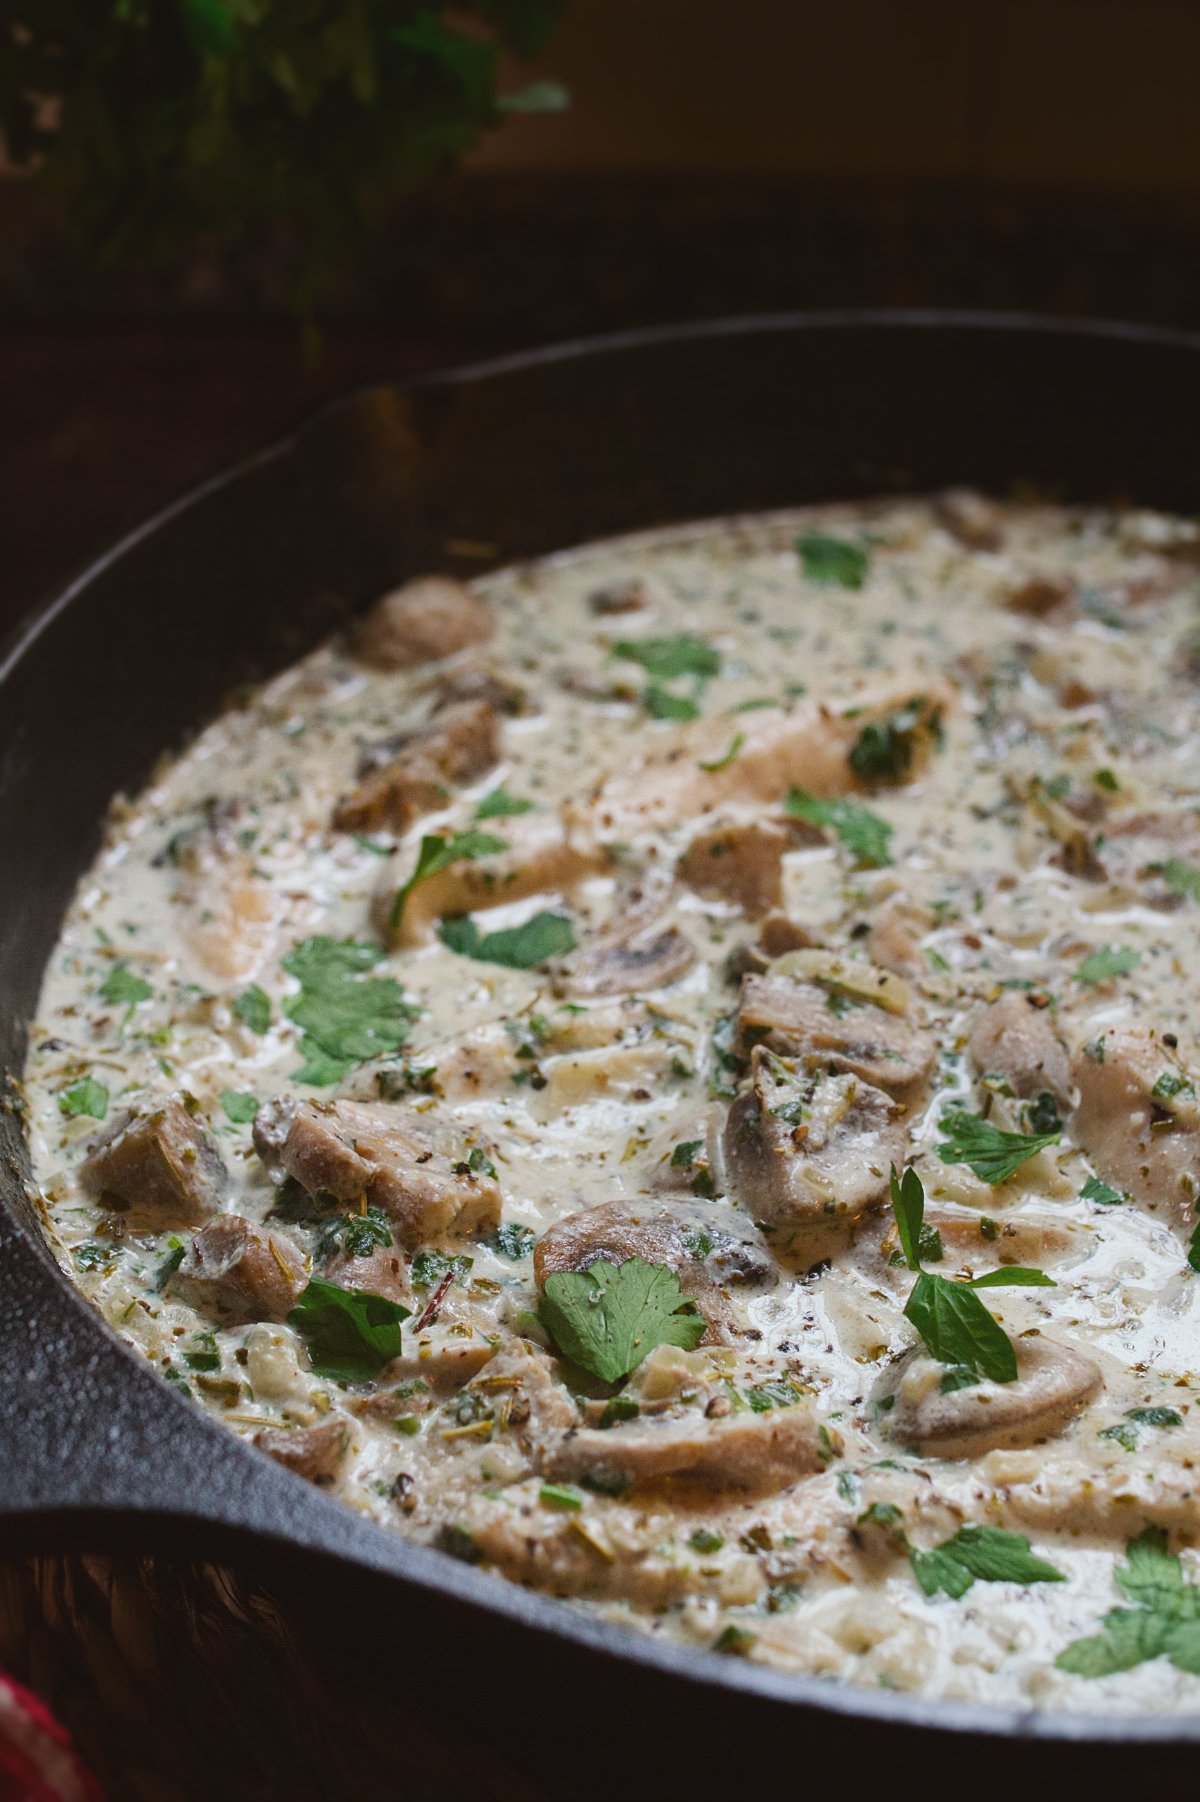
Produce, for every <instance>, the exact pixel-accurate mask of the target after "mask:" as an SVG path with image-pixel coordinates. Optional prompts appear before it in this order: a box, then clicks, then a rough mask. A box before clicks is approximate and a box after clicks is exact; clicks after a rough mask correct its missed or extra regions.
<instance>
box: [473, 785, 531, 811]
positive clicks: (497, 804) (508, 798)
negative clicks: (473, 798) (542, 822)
mask: <svg viewBox="0 0 1200 1802" xmlns="http://www.w3.org/2000/svg"><path fill="white" fill-rule="evenodd" d="M533 805H534V804H533V802H532V801H526V800H523V799H522V797H521V796H520V795H510V794H509V792H508V790H507V789H506V788H505V787H504V784H503V783H501V785H500V787H499V788H494V789H493V790H492V792H491V794H490V795H485V796H484V797H483V800H482V801H481V802H480V803H479V806H478V807H477V808H476V809H475V818H476V819H477V820H507V819H515V818H516V816H517V814H519V813H532V812H533Z"/></svg>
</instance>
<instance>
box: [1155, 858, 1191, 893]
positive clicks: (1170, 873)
mask: <svg viewBox="0 0 1200 1802" xmlns="http://www.w3.org/2000/svg"><path fill="white" fill-rule="evenodd" d="M1158 873H1159V875H1160V876H1161V877H1162V879H1163V881H1164V882H1165V883H1166V885H1167V887H1168V888H1169V889H1170V891H1171V893H1172V894H1173V895H1182V897H1183V899H1184V900H1185V901H1200V868H1197V866H1196V865H1195V864H1194V863H1182V862H1181V861H1180V859H1179V858H1178V857H1168V859H1167V861H1166V863H1164V864H1163V866H1162V868H1161V869H1160V870H1159V872H1158Z"/></svg>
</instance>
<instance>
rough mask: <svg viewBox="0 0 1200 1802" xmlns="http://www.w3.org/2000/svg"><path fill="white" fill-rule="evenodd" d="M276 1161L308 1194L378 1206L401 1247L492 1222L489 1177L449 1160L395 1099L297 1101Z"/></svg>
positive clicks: (495, 1191)
mask: <svg viewBox="0 0 1200 1802" xmlns="http://www.w3.org/2000/svg"><path fill="white" fill-rule="evenodd" d="M279 1162H280V1165H281V1167H282V1168H283V1170H284V1171H285V1172H286V1173H287V1175H288V1176H291V1177H293V1178H294V1179H295V1180H296V1181H297V1182H298V1183H299V1184H300V1185H301V1187H302V1188H303V1189H305V1190H307V1192H308V1193H309V1194H310V1195H320V1196H330V1197H332V1198H333V1199H334V1200H335V1201H339V1202H342V1203H343V1204H358V1203H359V1202H360V1200H361V1198H362V1197H363V1196H365V1197H366V1199H367V1204H368V1205H369V1206H374V1207H378V1208H382V1209H383V1211H384V1213H385V1214H387V1216H388V1217H389V1219H390V1220H391V1222H392V1224H393V1226H394V1227H395V1229H396V1235H397V1237H398V1238H399V1240H400V1242H401V1244H402V1245H404V1246H405V1247H406V1248H408V1249H409V1250H413V1249H415V1248H416V1247H417V1246H419V1245H426V1244H428V1243H429V1242H430V1241H431V1240H437V1239H440V1238H444V1237H448V1236H450V1235H454V1236H456V1237H461V1236H463V1235H465V1234H468V1233H477V1232H486V1231H488V1230H489V1229H490V1228H491V1227H494V1226H496V1225H498V1224H499V1220H500V1189H499V1187H498V1185H497V1183H496V1181H495V1179H494V1178H493V1177H490V1176H486V1175H484V1174H483V1173H482V1172H481V1171H477V1170H471V1169H469V1168H468V1167H467V1165H466V1164H452V1163H451V1162H450V1160H449V1159H448V1158H446V1157H443V1156H442V1154H441V1153H440V1152H439V1151H437V1150H435V1148H434V1145H433V1142H432V1141H431V1140H430V1139H428V1138H426V1136H425V1134H424V1133H422V1132H420V1131H419V1130H418V1129H417V1128H415V1127H414V1126H412V1125H410V1124H409V1122H408V1120H407V1118H406V1114H405V1110H404V1109H403V1108H402V1107H400V1106H399V1105H389V1104H388V1103H376V1104H374V1105H372V1104H370V1103H365V1102H357V1101H300V1102H297V1103H296V1104H295V1109H294V1112H293V1114H292V1117H291V1122H290V1124H289V1126H288V1131H287V1137H286V1139H285V1140H284V1144H283V1149H282V1151H281V1152H280V1154H279Z"/></svg>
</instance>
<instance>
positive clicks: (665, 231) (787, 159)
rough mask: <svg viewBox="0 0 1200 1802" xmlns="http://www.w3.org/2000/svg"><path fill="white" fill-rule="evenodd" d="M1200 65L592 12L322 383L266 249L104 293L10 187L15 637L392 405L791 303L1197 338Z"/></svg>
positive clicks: (6, 277)
mask: <svg viewBox="0 0 1200 1802" xmlns="http://www.w3.org/2000/svg"><path fill="white" fill-rule="evenodd" d="M1198 67H1200V6H1196V5H1194V4H1192V3H1191V0H1007V3H1006V4H1003V5H999V4H991V3H990V0H989V3H986V4H984V3H982V0H980V3H976V4H969V5H963V4H961V3H960V0H907V3H906V4H905V5H903V6H898V5H896V4H895V3H894V0H841V4H839V5H836V6H832V7H831V6H829V5H828V4H822V5H816V4H811V3H809V0H576V3H575V5H574V7H573V9H572V11H571V13H570V14H569V16H568V19H567V22H566V25H565V28H564V29H563V31H562V32H561V34H560V36H559V38H558V39H557V41H556V43H555V44H554V46H553V47H552V49H551V52H550V53H549V54H548V56H547V57H546V58H545V59H544V65H543V71H544V72H545V73H547V74H552V75H554V76H556V77H558V78H559V79H561V80H563V81H564V82H565V83H566V84H567V86H568V87H569V88H570V90H571V92H572V96H573V104H572V107H571V109H570V111H569V112H567V113H565V114H555V115H548V116H542V117H536V118H534V117H531V118H524V119H519V120H516V121H514V122H513V123H511V124H510V125H509V126H507V127H506V128H505V129H504V130H503V132H501V133H498V134H497V135H496V136H494V137H493V138H492V139H491V140H490V141H489V143H488V144H487V145H486V146H484V147H483V148H482V149H481V151H480V152H479V153H478V154H477V155H476V157H475V158H474V159H473V161H472V162H471V164H470V165H469V167H468V168H467V169H466V170H464V171H463V172H462V173H460V174H459V175H457V176H454V177H452V178H448V179H446V180H444V181H443V182H441V183H439V184H437V185H436V186H435V187H434V188H432V189H430V190H427V191H426V192H425V193H423V194H422V195H420V196H418V197H416V198H414V199H413V200H410V201H408V202H406V203H403V204H401V205H399V206H398V207H397V208H396V211H395V214H394V216H393V218H392V219H391V220H390V221H389V224H388V226H387V228H386V229H385V230H383V231H382V232H380V233H379V234H378V236H377V237H376V238H375V240H374V241H373V242H372V243H371V244H369V245H368V246H366V247H365V249H364V252H363V254H362V256H361V258H360V259H359V260H358V262H357V263H356V265H355V267H354V268H353V269H350V270H348V271H347V276H346V280H345V283H344V284H343V286H342V288H341V290H340V291H339V292H338V294H337V295H336V296H335V297H334V299H333V301H332V302H331V307H330V311H329V315H328V318H327V321H326V328H325V344H324V354H323V357H322V360H321V361H320V363H319V364H317V365H316V366H306V365H305V363H304V361H303V360H302V357H301V353H300V348H299V343H298V338H297V334H296V331H295V328H294V326H293V325H292V323H291V322H290V321H289V319H288V318H287V317H286V314H285V313H284V311H283V309H282V307H281V304H280V298H281V292H282V289H281V282H280V276H279V271H278V268H277V267H276V266H275V264H274V262H273V257H272V252H271V251H270V249H266V250H261V251H258V252H256V253H255V254H254V255H253V256H248V255H246V254H244V253H243V254H241V255H236V256H226V257H216V256H213V255H209V254H205V253H201V252H198V253H196V254H195V255H193V256H190V257H189V258H187V259H184V260H182V261H181V262H180V263H178V264H177V265H174V266H171V267H167V268H158V269H154V270H144V271H138V272H135V273H132V274H122V275H114V274H111V273H108V274H104V275H101V274H99V273H98V272H96V271H94V270H92V269H91V268H90V267H89V266H88V265H87V264H86V262H84V261H83V260H82V259H81V258H80V256H79V255H78V253H77V252H76V251H75V249H74V248H73V246H72V245H71V244H70V243H69V242H68V241H66V240H65V239H64V238H63V236H62V235H61V233H60V232H59V231H58V230H57V228H56V227H55V225H54V223H53V221H51V220H50V219H49V218H47V217H46V216H45V214H44V213H43V211H42V209H41V207H40V206H39V203H38V197H37V195H36V192H35V191H34V190H33V189H32V188H31V186H30V185H29V184H28V183H26V182H23V181H16V180H10V181H7V182H3V183H0V397H2V404H3V415H2V417H3V424H4V430H3V434H2V435H0V559H2V561H0V568H2V569H3V572H4V576H3V581H2V583H0V625H3V624H5V623H7V622H8V621H9V620H10V619H11V618H13V617H14V616H15V615H16V614H17V613H18V612H20V611H23V610H24V609H25V608H26V607H27V606H29V605H31V604H32V603H33V602H34V601H35V600H36V599H38V598H39V597H40V596H42V595H43V594H45V593H47V592H48V591H50V590H51V589H52V588H53V587H54V586H55V585H57V584H58V583H60V582H61V581H62V580H63V578H64V577H65V575H66V574H67V573H68V572H69V571H70V570H71V569H73V568H75V567H77V566H78V565H79V564H80V563H81V562H82V561H84V560H85V559H86V558H88V557H89V556H91V555H92V554H93V553H94V552H96V551H97V550H99V549H100V548H102V547H103V545H104V544H105V543H106V542H108V541H109V540H111V539H112V538H113V537H115V536H116V535H117V534H118V533H120V532H121V531H123V530H125V529H126V528H128V527H129V526H130V525H132V524H134V523H135V522H136V521H137V520H138V519H139V518H141V517H142V516H144V515H145V514H146V513H147V512H149V511H150V510H152V509H153V508H155V507H157V506H158V505H160V504H161V503H162V502H163V501H164V500H166V499H168V498H170V497H171V496H172V495H173V494H175V493H177V492H178V491H179V490H180V489H181V488H183V487H184V486H186V485H187V484H189V483H190V482H192V481H194V480H195V479H197V478H198V477H199V476H201V475H203V474H205V473H207V472H209V471H211V470H212V469H214V468H216V467H218V466H220V465H221V464H222V463H224V462H226V461H227V460H229V459H230V458H232V457H235V456H236V455H238V454H239V453H240V452H242V451H245V450H247V449H250V448H252V447H253V446H255V445H256V444H258V443H260V442H262V441H263V440H264V439H266V438H269V437H270V436H272V435H273V434H275V433H277V432H278V431H280V430H282V429H283V428H285V427H286V426H287V424H288V423H289V422H290V421H291V420H292V419H294V418H295V417H296V416H297V415H298V414H299V413H301V412H303V411H304V410H305V409H306V408H307V407H309V406H311V405H312V404H313V403H314V402H315V401H317V400H319V399H320V398H322V397H324V396H326V395H329V394H331V393H334V392H336V391H337V390H338V389H340V388H343V387H345V386H347V385H349V384H353V383H357V382H362V381H366V380H371V379H374V378H377V377H386V376H389V375H396V374H404V373H406V372H408V371H411V370H414V369H417V368H422V367H430V366H433V365H435V364H439V363H445V362H449V361H455V360H461V359H465V358H474V357H477V356H481V355H486V354H490V353H492V352H495V351H498V350H506V349H514V348H519V347H522V346H525V345H531V344H535V343H538V342H540V341H542V340H545V339H548V338H554V337H561V336H565V335H576V334H582V333H587V332H591V331H596V330H609V329H614V328H619V327H622V326H628V325H638V324H644V323H651V322H660V321H667V320H672V319H683V318H699V317H704V316H708V315H713V314H720V313H731V312H741V311H754V310H769V309H776V308H792V307H810V306H836V305H845V304H848V305H901V306H909V305H935V306H942V305H951V306H968V307H1002V308H1008V307H1016V308H1032V309H1039V310H1046V311H1051V312H1056V313H1082V314H1092V315H1098V316H1104V317H1125V318H1131V319H1139V320H1151V321H1159V322H1162V323H1165V324H1178V325H1187V326H1193V325H1195V326H1200V263H1198V260H1197V255H1196V247H1197V243H1198V241H1200V240H1198V230H1197V228H1198V226H1200V109H1198V108H1197V106H1196V104H1195V71H1196V69H1197V68H1198ZM528 78H529V73H528V71H526V70H520V71H516V70H514V71H513V74H512V83H513V85H514V86H515V85H518V84H519V83H521V82H523V81H525V80H527V79H528Z"/></svg>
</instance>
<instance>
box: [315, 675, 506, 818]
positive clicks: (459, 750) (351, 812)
mask: <svg viewBox="0 0 1200 1802" xmlns="http://www.w3.org/2000/svg"><path fill="white" fill-rule="evenodd" d="M388 749H389V750H390V751H391V752H392V754H391V755H390V756H388V757H387V759H386V761H385V762H383V763H382V764H381V765H379V766H377V767H374V768H372V769H370V770H369V771H368V773H367V774H366V775H365V777H364V779H363V780H362V781H361V782H360V783H359V785H358V787H357V788H355V789H353V790H352V791H351V793H350V794H348V795H345V796H344V797H343V798H342V800H340V801H339V802H338V804H337V807H336V808H335V809H334V814H333V823H334V825H335V826H336V827H337V829H338V831H339V832H375V831H378V830H379V828H380V827H386V828H387V829H388V830H389V831H391V832H396V833H402V832H407V831H408V829H409V827H410V826H411V825H412V824H413V822H414V821H416V820H419V819H420V818H421V816H422V814H426V813H435V812H436V811H437V809H438V808H440V807H445V805H446V803H447V801H448V800H449V799H450V794H451V790H452V788H454V787H455V786H456V785H458V784H460V783H464V782H473V781H475V779H476V778H477V777H479V776H482V775H484V774H485V773H486V772H487V771H488V770H490V769H491V768H492V767H493V765H494V764H495V763H496V761H497V759H498V758H499V756H500V722H499V720H498V718H497V716H496V712H495V710H494V708H492V707H491V706H490V705H489V704H488V703H487V702H486V701H459V702H456V703H455V704H454V706H452V707H443V708H442V709H441V710H440V711H439V712H437V713H435V714H434V716H433V718H432V719H431V720H430V722H429V724H428V725H427V726H423V727H421V729H420V731H418V732H412V733H409V734H407V735H406V736H405V737H404V738H402V739H399V740H393V741H391V744H390V746H389V747H388Z"/></svg>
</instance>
